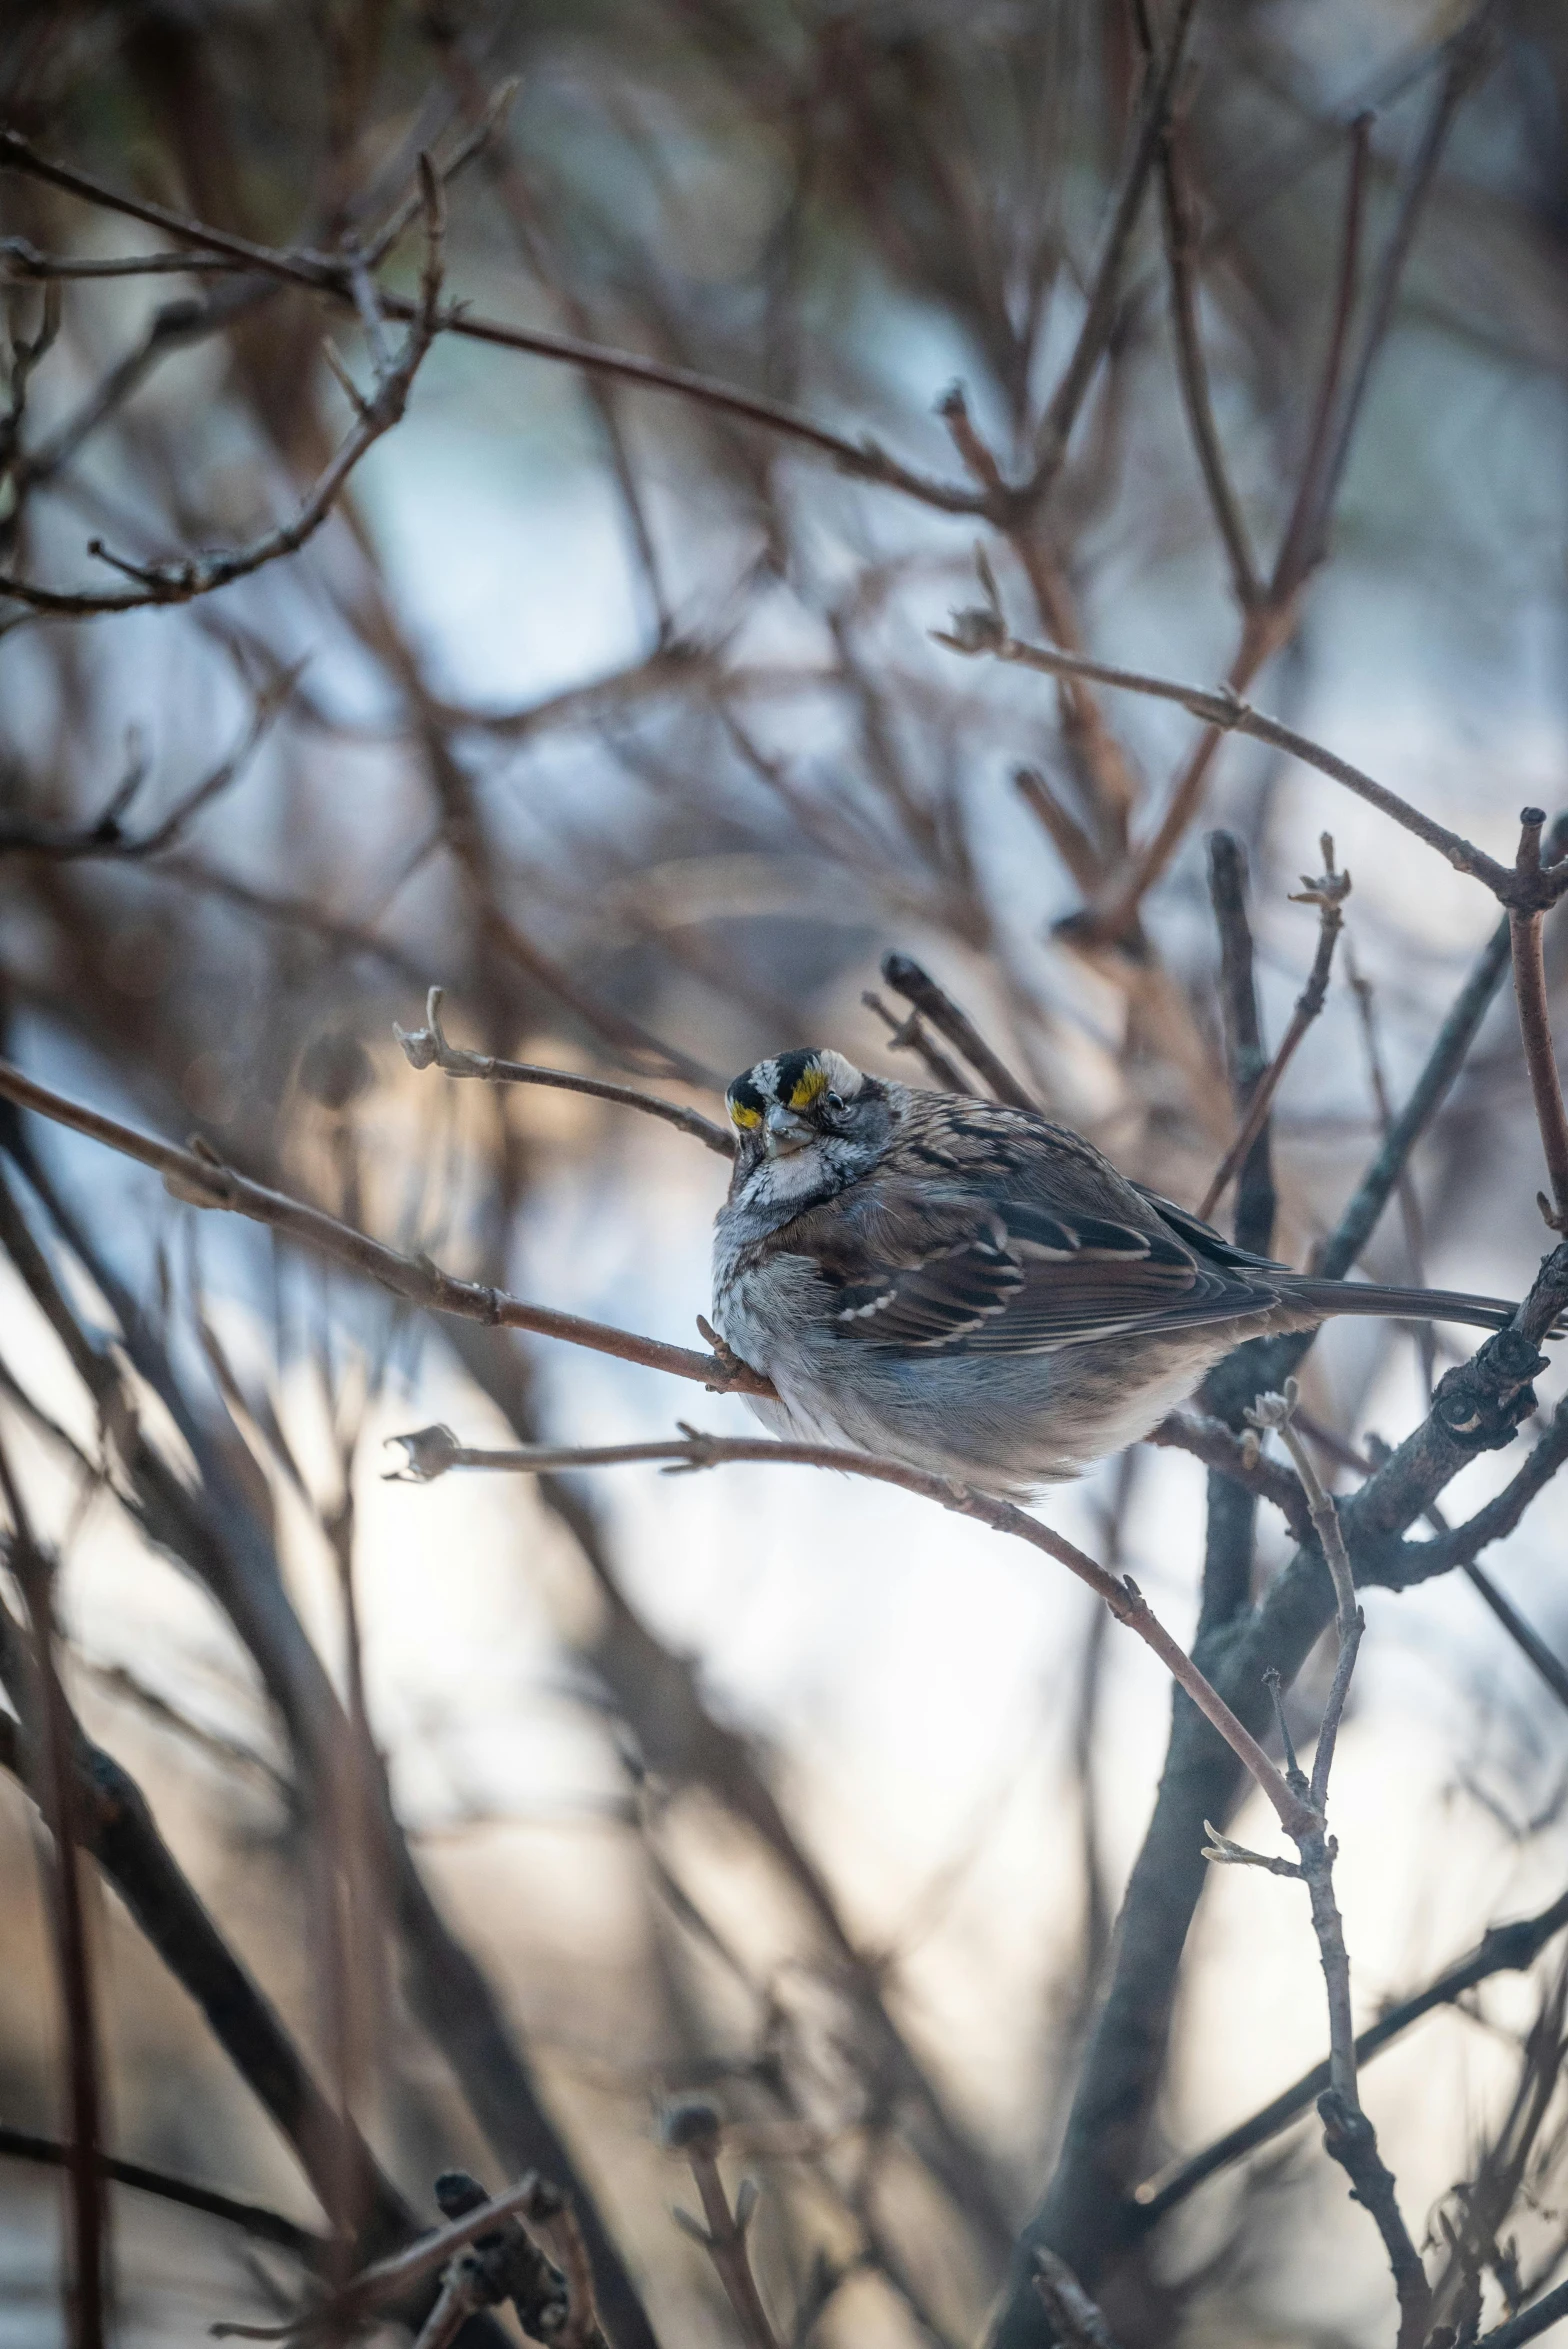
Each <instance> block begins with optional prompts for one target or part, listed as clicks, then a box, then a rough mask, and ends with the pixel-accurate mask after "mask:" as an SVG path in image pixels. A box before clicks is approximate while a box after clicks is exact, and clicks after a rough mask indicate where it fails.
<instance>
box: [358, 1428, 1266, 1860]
mask: <svg viewBox="0 0 1568 2349" xmlns="http://www.w3.org/2000/svg"><path fill="white" fill-rule="evenodd" d="M388 1441H389V1442H392V1443H398V1444H401V1445H402V1447H403V1451H404V1456H405V1466H404V1468H403V1470H402V1471H401V1474H402V1476H403V1477H404V1478H405V1479H407V1480H409V1481H411V1482H413V1483H416V1484H426V1483H429V1482H431V1481H432V1480H433V1479H434V1478H436V1477H438V1476H444V1475H445V1474H446V1473H447V1471H448V1470H449V1469H453V1468H481V1469H503V1470H512V1471H516V1472H520V1473H522V1474H524V1475H530V1476H532V1475H537V1474H539V1473H540V1472H542V1471H545V1470H551V1469H571V1468H613V1467H619V1466H623V1465H629V1464H632V1463H637V1462H648V1461H659V1462H662V1463H663V1464H665V1465H666V1466H669V1467H672V1468H682V1469H702V1468H716V1467H719V1466H721V1465H725V1464H731V1463H734V1462H739V1461H747V1462H754V1463H761V1464H766V1463H768V1462H777V1463H779V1464H780V1465H784V1466H795V1467H802V1468H829V1469H836V1470H838V1471H840V1472H841V1473H842V1474H844V1475H847V1476H864V1477H869V1478H870V1479H871V1480H872V1481H873V1482H874V1483H877V1484H891V1485H896V1486H898V1488H899V1489H900V1490H901V1491H903V1492H906V1493H917V1494H918V1495H919V1496H920V1497H921V1498H922V1499H923V1500H928V1501H935V1502H936V1504H937V1506H938V1507H939V1508H942V1509H950V1510H952V1511H953V1512H954V1513H955V1514H956V1515H957V1516H960V1517H971V1518H978V1519H979V1521H980V1523H981V1524H982V1525H989V1526H990V1527H991V1528H992V1530H993V1531H994V1532H997V1533H1006V1534H1011V1535H1013V1536H1014V1537H1015V1538H1016V1539H1017V1540H1019V1541H1025V1542H1028V1543H1030V1544H1031V1546H1032V1547H1033V1548H1035V1549H1037V1550H1043V1551H1044V1552H1045V1554H1046V1556H1047V1557H1049V1558H1054V1559H1056V1561H1057V1563H1058V1564H1059V1565H1062V1566H1065V1567H1066V1568H1067V1569H1068V1571H1069V1572H1070V1573H1072V1574H1076V1575H1077V1576H1078V1578H1079V1580H1080V1581H1082V1582H1086V1583H1087V1584H1088V1585H1089V1588H1090V1589H1091V1590H1092V1591H1094V1592H1096V1593H1097V1595H1098V1596H1099V1597H1100V1598H1102V1599H1103V1600H1104V1601H1105V1604H1106V1605H1107V1606H1108V1607H1109V1608H1110V1610H1111V1613H1112V1614H1113V1615H1114V1616H1115V1617H1116V1619H1117V1621H1118V1622H1119V1623H1124V1624H1126V1625H1127V1627H1128V1629H1129V1630H1131V1631H1135V1632H1136V1633H1137V1634H1138V1637H1139V1638H1140V1639H1141V1640H1143V1641H1145V1642H1146V1644H1147V1645H1148V1646H1149V1647H1151V1648H1152V1649H1153V1650H1154V1653H1155V1654H1156V1655H1157V1656H1158V1657H1159V1658H1160V1661H1161V1662H1162V1663H1163V1664H1164V1665H1165V1667H1166V1670H1167V1671H1168V1672H1169V1673H1170V1674H1171V1676H1172V1677H1173V1679H1175V1680H1177V1681H1179V1682H1180V1684H1181V1686H1182V1687H1183V1688H1184V1689H1185V1690H1186V1692H1187V1694H1188V1695H1189V1696H1190V1697H1191V1698H1192V1701H1193V1703H1194V1704H1195V1705H1196V1706H1197V1707H1198V1709H1199V1711H1200V1712H1202V1713H1203V1714H1205V1715H1206V1717H1207V1718H1208V1719H1209V1720H1210V1721H1212V1722H1213V1724H1214V1726H1215V1728H1216V1729H1217V1730H1218V1731H1219V1733H1220V1735H1221V1737H1223V1738H1224V1740H1225V1742H1226V1744H1227V1745H1228V1746H1229V1747H1230V1748H1231V1750H1232V1752H1233V1753H1234V1754H1236V1755H1237V1756H1238V1758H1239V1759H1240V1760H1241V1761H1242V1762H1243V1763H1245V1765H1246V1767H1247V1769H1248V1770H1249V1771H1250V1772H1251V1774H1252V1776H1253V1777H1254V1778H1255V1779H1256V1780H1257V1782H1258V1784H1259V1786H1260V1787H1261V1788H1262V1790H1263V1792H1264V1794H1265V1795H1267V1797H1268V1799H1269V1801H1270V1803H1271V1804H1272V1805H1273V1807H1274V1809H1275V1810H1276V1812H1277V1813H1278V1814H1279V1817H1280V1820H1281V1822H1282V1823H1285V1822H1287V1821H1290V1820H1293V1821H1294V1822H1295V1824H1296V1826H1297V1827H1303V1826H1304V1825H1305V1824H1306V1812H1305V1806H1304V1805H1303V1803H1302V1802H1301V1800H1300V1799H1299V1798H1298V1797H1297V1796H1295V1795H1293V1794H1292V1793H1291V1791H1290V1789H1289V1787H1288V1786H1287V1785H1286V1784H1285V1781H1284V1779H1283V1778H1282V1777H1281V1776H1280V1774H1279V1771H1278V1770H1277V1769H1276V1768H1275V1766H1274V1764H1273V1763H1272V1762H1271V1761H1270V1760H1269V1758H1268V1755H1267V1754H1266V1753H1265V1752H1264V1750H1263V1748H1262V1747H1261V1746H1260V1745H1259V1743H1258V1741H1257V1739H1256V1738H1255V1737H1254V1736H1253V1735H1252V1733H1251V1731H1250V1730H1249V1729H1246V1728H1245V1727H1243V1725H1242V1723H1241V1722H1240V1721H1239V1720H1238V1719H1237V1717H1236V1715H1235V1714H1234V1713H1233V1712H1232V1711H1231V1709H1230V1707H1229V1705H1227V1704H1225V1703H1224V1702H1223V1700H1222V1699H1221V1698H1220V1697H1218V1696H1217V1695H1216V1693H1215V1691H1214V1689H1213V1688H1212V1687H1211V1686H1210V1684H1209V1682H1208V1681H1207V1680H1206V1679H1205V1678H1204V1676H1203V1674H1202V1673H1201V1672H1200V1671H1199V1670H1198V1668H1197V1666H1196V1665H1195V1664H1194V1663H1193V1661H1192V1658H1191V1657H1190V1656H1189V1655H1187V1653H1186V1652H1185V1650H1184V1649H1182V1648H1181V1647H1179V1646H1178V1645H1177V1643H1176V1642H1175V1640H1173V1639H1172V1638H1171V1635H1170V1633H1169V1632H1168V1631H1167V1630H1166V1629H1165V1626H1164V1625H1163V1624H1162V1623H1161V1622H1160V1621H1159V1618H1158V1617H1157V1616H1156V1615H1155V1614H1154V1612H1153V1610H1152V1609H1151V1608H1150V1606H1149V1604H1148V1601H1147V1600H1146V1599H1145V1598H1144V1596H1143V1593H1142V1592H1141V1591H1140V1590H1139V1588H1138V1586H1137V1584H1136V1583H1135V1582H1134V1581H1133V1580H1132V1578H1131V1577H1130V1576H1127V1575H1122V1576H1117V1575H1114V1574H1110V1573H1108V1572H1107V1571H1106V1569H1105V1568H1104V1567H1103V1566H1099V1565H1096V1563H1095V1561H1094V1560H1093V1559H1092V1558H1091V1557H1089V1556H1088V1555H1087V1554H1086V1552H1084V1551H1083V1550H1080V1549H1079V1548H1078V1547H1077V1546H1076V1544H1074V1543H1073V1542H1070V1541H1068V1540H1067V1539H1066V1537H1065V1536H1064V1535H1062V1534H1059V1533H1057V1532H1055V1531H1053V1529H1052V1528H1051V1527H1049V1526H1046V1525H1042V1524H1041V1523H1040V1521H1039V1519H1038V1518H1037V1517H1031V1516H1030V1515H1029V1513H1028V1512H1027V1510H1024V1509H1020V1508H1018V1507H1017V1506H1016V1505H1015V1504H1014V1503H1013V1502H1011V1501H1003V1500H998V1499H997V1498H996V1497H995V1495H994V1494H991V1493H983V1492H977V1491H976V1490H975V1489H974V1487H973V1486H971V1485H966V1484H960V1483H959V1482H958V1480H957V1479H956V1478H954V1477H947V1476H933V1475H930V1474H928V1473H927V1472H926V1471H925V1470H924V1469H920V1468H914V1467H911V1466H910V1465H909V1464H908V1463H907V1462H905V1461H902V1460H887V1459H881V1458H879V1457H878V1456H877V1455H876V1454H875V1453H870V1452H851V1451H846V1450H843V1449H840V1448H838V1447H836V1446H833V1445H828V1444H796V1443H779V1442H775V1441H774V1440H773V1439H772V1438H771V1437H767V1436H710V1435H704V1434H702V1433H701V1432H699V1431H698V1430H696V1429H693V1428H686V1429H684V1430H683V1433H682V1435H681V1436H680V1437H679V1438H678V1439H676V1438H669V1439H660V1440H656V1441H654V1442H652V1443H639V1444H587V1445H583V1444H560V1445H556V1444H530V1445H526V1446H523V1447H520V1448H518V1449H515V1450H506V1451H488V1450H483V1449H479V1448H476V1447H473V1446H469V1445H464V1444H460V1443H458V1441H457V1439H456V1438H455V1437H454V1436H453V1434H452V1432H451V1430H450V1429H449V1428H445V1427H426V1428H420V1429H418V1430H416V1431H415V1432H413V1433H411V1434H408V1435H399V1436H393V1437H389V1438H388ZM1287 1832H1289V1829H1288V1827H1287Z"/></svg>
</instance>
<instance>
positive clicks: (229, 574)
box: [0, 132, 445, 618]
mask: <svg viewBox="0 0 1568 2349" xmlns="http://www.w3.org/2000/svg"><path fill="white" fill-rule="evenodd" d="M11 136H12V134H10V133H9V132H0V160H4V159H5V154H6V143H7V141H9V139H10V138H11ZM420 183H421V188H422V191H423V199H424V210H425V256H424V264H423V269H422V274H421V280H420V289H419V300H418V302H417V304H415V305H411V306H410V310H409V317H410V325H409V329H408V333H407V335H406V336H405V337H404V342H403V348H402V350H401V351H400V352H399V354H398V356H397V358H396V360H395V361H394V360H392V359H390V358H383V357H381V356H380V355H378V356H377V369H376V388H375V391H374V392H373V393H372V394H371V395H370V396H369V397H368V398H364V399H362V400H361V402H360V404H359V414H358V417H357V420H356V422H355V425H354V429H353V430H352V431H351V432H350V434H349V435H348V438H347V439H346V440H345V441H344V442H343V443H342V445H341V446H340V447H339V449H338V450H337V453H336V454H335V455H334V456H333V457H332V458H331V459H330V461H329V462H328V464H327V465H326V466H325V467H324V469H323V470H322V472H321V473H320V475H319V476H318V477H317V480H316V482H315V485H314V487H313V488H312V489H311V490H310V491H309V493H308V494H307V496H306V497H305V499H304V501H303V503H302V504H301V505H300V507H299V509H298V511H297V512H296V513H295V515H294V516H293V519H292V520H291V521H288V522H285V523H280V524H279V525H278V526H277V527H276V528H275V529H272V530H269V531H266V532H264V533H263V534H262V536H261V537H259V538H255V539H252V540H251V541H250V543H249V544H248V545H246V546H239V547H230V548H227V549H223V550H221V551H216V552H212V553H207V554H201V555H187V556H184V557H182V558H179V559H177V560H174V561H171V562H167V563H136V562H132V561H130V560H128V559H127V558H126V557H125V556H123V555H116V554H112V553H111V552H110V551H109V549H108V548H107V547H106V546H105V545H104V544H103V542H102V541H101V540H100V539H96V538H95V539H92V540H90V541H89V544H88V550H87V551H88V553H89V554H92V555H96V556H97V557H98V559H99V560H100V561H101V562H104V563H107V564H109V565H110V566H111V568H112V569H114V570H116V571H121V572H124V573H125V574H126V576H127V577H128V578H129V579H131V581H132V582H133V583H134V584H133V585H132V586H131V587H128V588H120V589H116V590H114V591H112V592H106V593H104V594H94V593H91V592H80V593H68V592H62V591H59V590H56V589H53V588H47V587H44V586H42V585H40V584H39V583H38V582H37V581H36V580H29V579H21V578H18V577H17V576H16V575H15V574H14V573H0V596H10V597H12V598H13V599H14V600H15V601H16V602H19V603H24V604H27V605H28V606H30V607H31V608H32V609H33V610H35V611H40V612H47V613H50V614H52V615H54V616H55V617H58V618H92V617H98V616H102V615H103V614H106V613H111V612H128V611H137V610H140V609H142V608H143V607H145V606H147V605H150V604H157V605H164V604H182V603H190V602H191V601H193V600H194V599H195V598H196V597H198V596H205V595H211V594H213V593H215V592H216V590H217V589H219V588H222V587H228V586H230V585H231V584H232V583H233V582H234V581H235V580H236V579H246V578H249V577H250V576H251V574H252V573H253V572H256V571H260V570H262V569H263V568H264V567H265V566H266V565H267V564H269V563H274V562H277V561H278V560H279V559H280V558H281V557H283V556H285V555H292V554H296V553H297V552H298V551H299V549H300V548H301V547H302V546H304V545H305V544H306V543H307V541H308V540H310V539H311V538H313V537H314V536H315V534H316V532H317V531H318V530H319V529H320V528H321V526H322V524H323V523H324V522H325V521H326V519H327V516H328V515H329V514H330V513H331V512H332V509H333V507H334V505H335V504H336V502H337V499H338V496H339V493H340V492H341V490H342V489H343V486H344V484H345V483H346V481H347V480H348V477H349V475H350V474H351V473H352V472H353V470H354V468H355V466H356V465H358V463H359V462H360V460H361V458H362V457H364V456H365V455H366V454H367V453H368V451H369V450H370V449H372V448H373V447H374V446H375V444H376V442H377V441H378V440H380V439H382V438H383V436H384V435H385V434H386V433H388V432H390V431H391V430H392V428H393V427H394V425H396V424H398V423H400V422H401V420H402V417H403V413H404V410H405V409H406V407H407V405H408V395H409V393H410V391H411V389H412V388H413V382H414V377H415V376H416V375H417V373H418V372H419V368H420V365H421V363H422V361H423V360H424V358H425V356H426V354H427V352H428V351H429V349H430V346H431V344H432V342H433V341H434V340H435V337H436V334H437V333H438V331H439V330H440V326H441V322H442V312H441V305H440V293H441V264H442V244H443V240H444V235H445V212H444V207H443V199H442V194H441V183H440V181H439V180H438V178H437V177H436V174H435V170H434V168H433V166H432V165H431V163H430V159H429V157H428V156H421V158H420ZM348 274H349V278H350V281H351V283H353V282H357V281H356V280H354V276H353V272H352V270H350V271H349V273H348ZM372 347H373V349H374V345H373V346H372Z"/></svg>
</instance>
